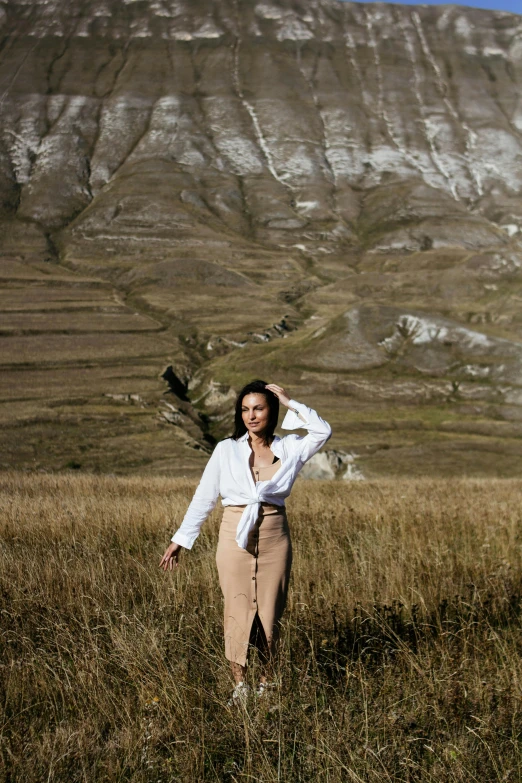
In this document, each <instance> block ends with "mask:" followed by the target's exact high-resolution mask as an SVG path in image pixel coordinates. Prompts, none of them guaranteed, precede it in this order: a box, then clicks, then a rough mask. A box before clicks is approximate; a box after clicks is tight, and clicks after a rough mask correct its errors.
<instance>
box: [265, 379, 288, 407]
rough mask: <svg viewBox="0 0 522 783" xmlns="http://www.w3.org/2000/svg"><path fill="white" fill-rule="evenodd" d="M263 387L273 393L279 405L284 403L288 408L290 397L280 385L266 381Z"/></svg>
mask: <svg viewBox="0 0 522 783" xmlns="http://www.w3.org/2000/svg"><path fill="white" fill-rule="evenodd" d="M265 389H268V390H269V391H271V392H272V394H275V396H276V397H277V398H278V400H279V402H280V403H281V405H285V406H286V407H287V408H288V406H289V405H290V397H289V396H288V394H287V393H286V392H285V390H284V389H283V387H282V386H278V385H277V384H276V383H267V384H266V386H265Z"/></svg>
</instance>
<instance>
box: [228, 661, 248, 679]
mask: <svg viewBox="0 0 522 783" xmlns="http://www.w3.org/2000/svg"><path fill="white" fill-rule="evenodd" d="M230 668H231V669H232V677H233V678H234V682H235V683H236V685H238V684H239V683H240V682H244V681H245V678H246V666H241V664H240V663H236V662H235V661H230Z"/></svg>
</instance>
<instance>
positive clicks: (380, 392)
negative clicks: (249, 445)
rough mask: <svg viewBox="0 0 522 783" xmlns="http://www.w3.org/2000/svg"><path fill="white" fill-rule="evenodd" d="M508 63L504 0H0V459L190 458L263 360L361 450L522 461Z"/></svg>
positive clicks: (514, 130)
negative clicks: (58, 439) (5, 440)
mask: <svg viewBox="0 0 522 783" xmlns="http://www.w3.org/2000/svg"><path fill="white" fill-rule="evenodd" d="M521 88H522V17H520V16H516V15H513V14H507V13H494V12H486V11H479V10H475V9H463V8H457V7H453V6H446V7H438V8H436V7H422V6H419V7H407V6H390V5H379V4H367V5H361V4H355V3H341V2H335V1H334V0H317V1H316V2H311V1H308V2H305V1H304V0H303V1H302V2H290V0H280V2H266V3H263V2H250V1H248V2H244V1H243V2H240V1H239V0H237V1H236V2H234V1H233V0H221V1H220V2H219V3H214V2H210V0H190V2H189V0H186V1H185V2H181V1H179V0H172V1H171V0H157V1H155V2H140V1H139V0H138V1H134V2H131V1H130V0H111V1H110V2H109V1H108V0H106V1H104V0H99V1H95V0H82V2H80V1H79V0H73V1H72V2H67V3H65V2H55V1H53V0H49V1H48V2H41V3H38V2H23V1H22V0H10V2H9V3H1V2H0V126H1V133H0V196H1V202H2V207H1V212H0V252H1V253H2V255H3V269H4V271H3V273H2V274H3V277H4V279H5V281H6V282H5V288H4V292H3V293H2V301H4V309H5V314H4V315H3V316H2V321H3V323H4V327H3V330H2V331H3V334H4V336H3V337H2V344H3V347H4V348H5V351H4V352H3V354H4V365H5V367H4V370H5V372H4V373H3V378H4V380H3V382H2V386H3V387H4V392H3V395H4V397H3V399H4V400H6V401H7V399H10V400H11V402H10V403H9V405H6V404H2V406H1V407H2V408H3V410H4V413H3V417H4V420H5V422H6V423H8V424H9V426H12V425H16V426H17V427H23V432H24V438H23V439H22V442H23V443H22V445H18V446H17V445H16V442H15V441H16V439H15V440H14V441H13V443H14V445H13V446H12V448H11V449H10V453H9V454H8V456H7V457H6V458H5V461H4V464H5V463H7V462H11V461H14V462H15V463H21V464H38V465H42V466H46V465H49V466H51V467H60V466H63V465H64V464H67V463H68V460H67V459H66V456H67V455H69V456H70V455H71V454H72V455H73V457H74V459H73V458H72V457H71V460H72V461H73V462H75V463H77V464H81V465H82V466H86V467H99V468H100V469H105V467H106V465H107V460H105V458H102V456H101V454H102V453H103V452H107V453H108V454H109V455H111V456H110V457H109V458H108V463H111V461H113V462H114V463H115V465H116V467H119V468H121V469H130V468H136V467H140V465H141V463H140V459H142V461H143V465H145V466H147V465H148V466H149V467H150V469H152V470H169V471H170V470H178V471H179V472H182V473H183V472H186V471H188V472H190V471H192V470H193V469H194V470H195V469H198V468H199V465H200V463H201V460H203V459H204V451H205V449H206V448H207V445H206V444H207V442H208V439H207V440H205V437H204V433H205V432H209V431H210V432H212V433H213V434H214V435H217V436H219V435H220V434H223V433H224V432H225V431H226V430H227V428H228V426H229V423H230V400H231V398H232V397H233V391H234V389H236V388H237V387H238V385H240V384H241V383H242V382H243V381H244V380H248V379H249V378H250V377H251V376H252V375H254V376H256V375H262V374H265V375H267V376H269V377H270V378H273V377H276V376H277V377H278V378H279V379H280V381H281V382H285V383H287V384H288V385H289V386H290V388H291V390H292V392H293V393H294V396H296V397H297V396H298V395H300V396H301V398H302V399H304V400H309V401H310V402H311V403H312V404H313V403H315V404H316V405H318V406H319V405H322V406H323V410H325V411H326V412H327V413H328V414H329V415H330V417H333V418H334V420H335V421H336V424H337V427H336V428H335V430H334V431H335V433H336V434H335V438H337V441H336V442H335V443H334V447H335V448H338V449H339V448H340V449H341V450H342V449H345V450H346V452H347V453H348V452H349V453H350V454H353V453H355V452H354V449H356V450H358V451H359V452H360V455H361V457H360V458H361V460H362V462H365V470H366V472H367V473H369V474H370V475H371V474H372V471H373V473H374V474H375V475H377V474H379V473H383V472H385V473H386V472H390V471H398V472H405V471H412V470H413V471H417V470H420V469H422V470H426V471H439V472H448V471H449V472H453V471H454V470H455V469H457V468H460V469H464V470H465V471H466V472H473V470H474V468H473V466H475V468H476V471H475V472H479V473H480V472H495V471H497V472H499V473H501V474H506V473H511V472H518V470H519V468H520V467H522V446H519V445H518V444H519V442H520V441H519V440H518V437H519V434H517V432H516V427H517V426H520V425H516V424H515V425H514V424H512V423H510V424H507V423H506V422H507V421H509V422H512V421H513V420H514V421H518V420H520V419H521V418H522V409H520V408H519V403H520V400H521V399H522V398H521V394H522V389H521V391H520V392H519V388H520V387H521V386H522V375H521V369H522V346H521V345H520V336H521V321H520V315H519V309H520V308H519V306H518V304H519V301H520V294H521V285H520V282H521V265H522V243H521V238H522V197H521V193H522V89H521ZM60 290H61V292H62V297H61V298H60V296H59V291H60ZM13 303H14V304H13ZM133 319H134V320H133ZM140 319H141V320H140ZM167 364H172V365H173V367H174V370H175V373H176V374H177V377H178V378H179V379H181V383H182V384H184V385H185V386H184V388H186V391H187V399H185V400H183V399H180V398H178V397H177V396H176V395H174V397H172V399H173V400H174V401H175V403H176V405H175V406H174V407H175V408H176V410H175V411H172V410H170V409H168V410H166V409H165V408H161V405H160V406H159V407H158V405H159V397H160V396H161V393H162V391H163V388H164V387H162V382H161V381H160V380H158V375H159V374H160V373H161V372H162V371H163V370H164V369H165V366H166V365H167ZM103 368H106V375H107V381H106V382H105V381H104V371H103ZM58 377H62V381H61V382H60V383H59V384H58V385H59V392H57V391H56V388H55V387H56V384H57V381H56V379H57V378H58ZM109 379H110V380H109ZM35 387H38V389H39V391H38V393H35V392H34V391H31V390H34V389H35ZM15 389H16V390H17V391H16V392H15V391H13V390H15ZM80 389H81V391H80ZM108 393H110V394H112V395H113V396H112V397H110V398H107V397H103V395H106V394H108ZM172 393H173V392H172ZM132 394H134V395H138V397H139V399H140V400H141V402H140V403H137V402H136V400H134V402H133V401H132V400H131V398H130V396H129V395H132ZM114 395H116V396H117V395H123V398H121V399H120V398H115V397H114ZM126 395H127V396H126ZM48 396H49V399H47V397H48ZM102 397H103V400H102ZM44 399H45V400H46V402H45V405H43V402H42V400H44ZM14 400H16V403H15V404H14V405H13V401H14ZM107 400H109V402H107ZM142 403H143V407H140V406H141V404H142ZM193 404H195V405H196V408H194V405H193ZM122 405H125V406H126V407H125V411H124V416H123V417H122V416H120V413H121V410H120V409H121V406H122ZM42 406H43V407H42ZM52 406H54V407H52ZM129 406H132V407H133V409H132V412H131V413H132V415H131V413H130V412H129V411H130V407H129ZM198 410H199V414H198ZM138 411H140V412H141V413H140V416H138ZM519 411H520V415H519ZM165 413H168V414H169V415H170V420H169V418H168V416H167V417H165V415H164V414H165ZM132 416H134V419H132ZM155 417H157V418H155ZM207 417H209V418H207ZM122 420H124V421H125V422H126V425H127V424H128V422H129V421H131V420H133V421H136V422H138V423H136V427H135V428H134V429H132V428H131V429H132V432H130V431H129V433H128V434H127V435H125V436H123V435H122V434H121V432H119V431H118V426H119V425H118V422H121V421H122ZM419 422H420V424H419ZM126 425H125V426H126ZM57 426H58V427H62V428H63V432H64V433H65V434H64V440H63V443H64V444H71V445H65V446H64V448H62V449H61V450H60V449H58V451H56V453H54V452H53V451H52V449H51V451H49V455H48V457H46V458H45V459H47V462H46V461H45V459H43V461H42V460H41V459H40V458H39V456H38V455H39V448H42V446H41V444H42V442H45V441H46V435H45V433H46V432H49V433H51V432H52V431H53V428H54V429H56V427H57ZM129 426H130V425H129ZM46 427H47V428H48V429H46ZM107 427H108V428H109V431H110V432H112V435H110V437H109V435H107V433H106V429H107ZM111 428H112V429H111ZM155 428H158V429H155ZM459 428H460V429H459ZM20 431H22V430H20ZM173 432H175V433H176V438H174V439H173V434H172V433H173ZM85 433H91V434H90V435H89V434H87V435H85ZM77 437H78V438H80V439H83V440H84V441H85V443H83V451H82V455H79V454H78V453H77V451H75V446H74V442H75V438H77ZM121 437H126V438H127V440H126V441H125V446H124V447H123V448H122V447H121V442H120V445H118V442H119V441H118V438H120V439H121ZM103 438H105V440H104V441H103V442H104V444H105V445H104V447H103V448H100V446H99V443H100V442H101V441H100V439H102V440H103ZM173 440H175V442H176V444H177V445H176V447H174V446H173V445H172V443H173ZM39 444H40V446H39ZM194 446H198V447H200V448H201V455H198V454H196V456H194V454H195V451H194ZM43 448H44V451H45V447H43ZM491 451H493V452H494V453H495V454H496V455H497V456H495V458H494V459H492V458H491ZM136 452H137V453H138V457H136V459H134V461H133V459H132V458H131V455H132V454H135V453H136ZM456 452H458V458H457V457H454V456H451V454H455V453H456ZM95 453H96V454H97V455H98V456H97V457H96V458H94V456H93V455H94V454H95ZM121 453H123V454H125V455H126V456H125V458H121V459H120V457H119V456H118V454H121ZM448 454H450V456H448ZM419 455H420V456H419ZM71 460H69V462H70V461H71ZM118 460H119V461H118Z"/></svg>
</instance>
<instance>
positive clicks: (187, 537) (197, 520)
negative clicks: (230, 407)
mask: <svg viewBox="0 0 522 783" xmlns="http://www.w3.org/2000/svg"><path fill="white" fill-rule="evenodd" d="M219 477H220V447H219V443H218V445H217V446H216V448H215V449H214V451H213V453H212V455H211V457H210V459H209V461H208V462H207V464H206V467H205V470H204V471H203V475H202V476H201V480H200V482H199V484H198V486H197V489H196V491H195V492H194V495H193V497H192V500H191V501H190V505H189V507H188V509H187V511H186V513H185V516H184V517H183V522H182V523H181V525H180V526H179V528H178V529H177V530H176V532H175V534H174V535H173V536H172V538H171V544H170V546H169V547H168V548H167V550H166V552H165V554H164V555H163V557H162V559H161V562H160V568H163V570H164V571H167V570H172V566H173V565H176V566H177V565H178V556H179V551H180V548H181V547H184V548H185V549H192V546H193V544H194V541H195V540H196V538H197V537H198V535H199V531H200V530H201V526H202V524H203V522H204V521H205V519H206V518H207V517H208V515H209V514H210V512H211V511H212V509H213V508H214V506H215V505H216V502H217V499H218V497H219Z"/></svg>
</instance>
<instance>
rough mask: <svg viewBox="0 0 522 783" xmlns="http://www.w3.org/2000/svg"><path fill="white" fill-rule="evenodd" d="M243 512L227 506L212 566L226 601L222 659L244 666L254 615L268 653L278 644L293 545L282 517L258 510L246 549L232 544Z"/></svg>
mask: <svg viewBox="0 0 522 783" xmlns="http://www.w3.org/2000/svg"><path fill="white" fill-rule="evenodd" d="M243 510H244V507H242V506H227V507H226V508H225V511H224V513H223V519H222V521H221V527H220V529H219V541H218V547H217V552H216V563H217V568H218V573H219V583H220V585H221V590H222V591H223V596H224V599H225V614H224V629H225V655H226V657H227V658H228V660H229V661H234V662H235V663H238V664H240V665H241V666H245V665H246V661H247V654H248V643H249V639H250V632H251V630H252V623H253V622H254V618H255V616H256V613H257V614H258V617H259V620H260V622H261V624H262V626H263V631H264V633H265V636H266V640H267V643H268V649H269V651H270V652H273V651H274V646H275V644H276V642H277V636H278V625H279V621H280V619H281V616H282V614H283V611H284V608H285V605H286V597H287V592H288V581H289V578H290V569H291V566H292V544H291V541H290V531H289V528H288V520H287V518H286V511H285V509H284V508H282V507H279V506H270V505H267V504H262V506H261V510H260V513H259V516H258V519H257V522H256V524H255V526H254V528H253V529H252V530H251V532H250V535H249V537H248V543H247V548H246V549H242V548H241V547H239V546H238V545H237V543H236V540H235V538H236V531H237V525H238V522H239V520H240V518H241V515H242V513H243Z"/></svg>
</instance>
